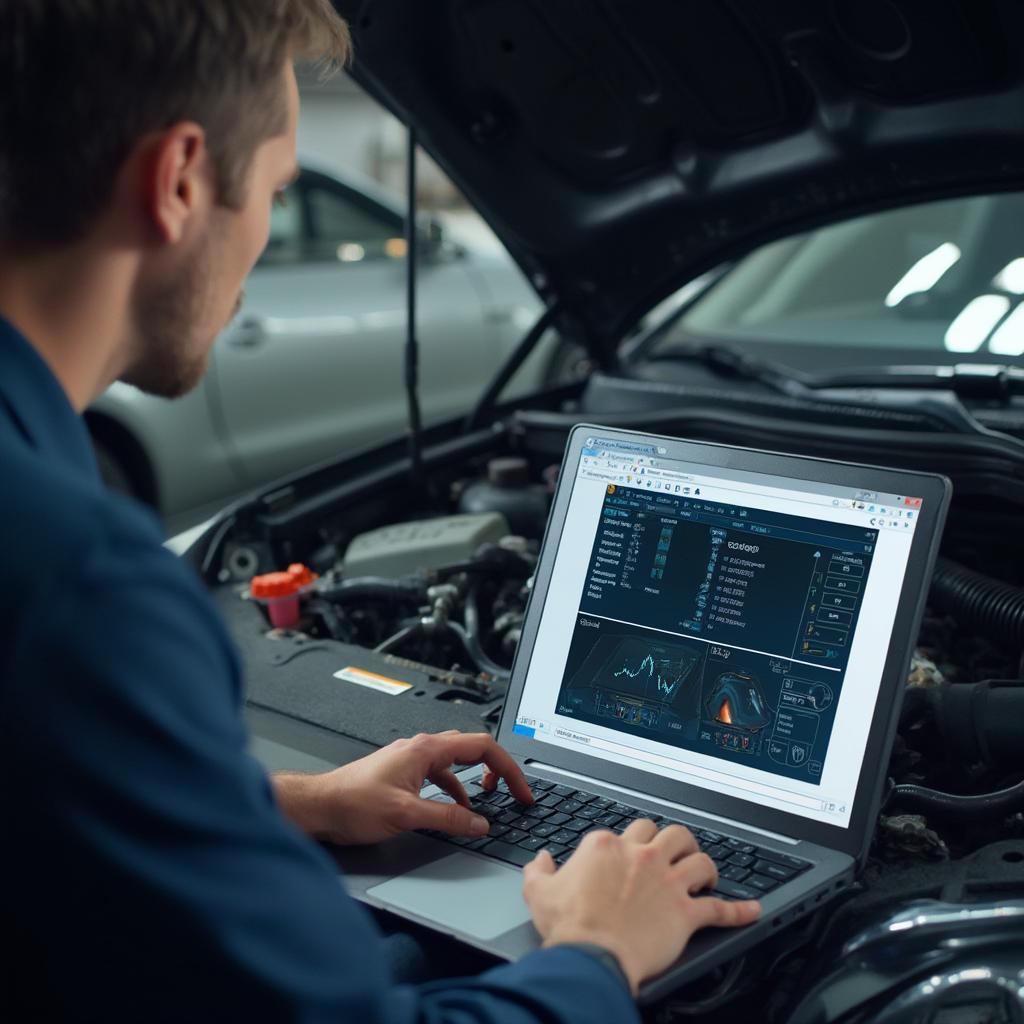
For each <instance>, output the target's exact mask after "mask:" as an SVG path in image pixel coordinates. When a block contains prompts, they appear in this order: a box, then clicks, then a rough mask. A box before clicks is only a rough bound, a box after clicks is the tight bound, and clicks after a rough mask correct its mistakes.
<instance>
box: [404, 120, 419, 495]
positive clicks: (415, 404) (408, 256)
mask: <svg viewBox="0 0 1024 1024" xmlns="http://www.w3.org/2000/svg"><path fill="white" fill-rule="evenodd" d="M408 132H409V134H408V152H407V154H406V171H407V178H408V188H407V191H406V213H405V246H406V249H405V269H406V292H405V295H406V303H407V305H406V339H405V391H406V396H407V398H408V403H409V459H410V462H411V477H412V485H413V487H414V488H417V489H418V488H419V486H420V484H421V483H422V481H423V441H422V436H421V435H422V432H423V419H422V416H421V414H420V396H419V383H420V379H419V378H420V349H419V339H418V338H417V334H416V299H417V296H416V280H417V274H418V270H419V267H418V262H419V233H418V232H417V230H416V129H415V128H414V127H413V126H412V125H409V126H408Z"/></svg>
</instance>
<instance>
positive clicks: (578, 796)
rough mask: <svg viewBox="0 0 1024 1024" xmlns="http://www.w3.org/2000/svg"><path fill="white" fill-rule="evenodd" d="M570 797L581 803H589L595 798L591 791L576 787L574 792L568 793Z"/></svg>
mask: <svg viewBox="0 0 1024 1024" xmlns="http://www.w3.org/2000/svg"><path fill="white" fill-rule="evenodd" d="M570 799H571V800H575V801H577V802H578V803H581V804H589V803H590V801H591V800H596V799H597V797H596V796H594V794H593V793H584V792H583V790H582V789H577V790H576V792H575V793H572V794H570Z"/></svg>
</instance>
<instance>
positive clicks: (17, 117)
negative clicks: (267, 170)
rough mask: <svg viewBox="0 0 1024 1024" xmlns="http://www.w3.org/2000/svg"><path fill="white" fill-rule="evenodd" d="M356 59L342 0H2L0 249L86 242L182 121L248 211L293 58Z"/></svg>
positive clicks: (221, 188)
mask: <svg viewBox="0 0 1024 1024" xmlns="http://www.w3.org/2000/svg"><path fill="white" fill-rule="evenodd" d="M348 54H349V35H348V28H347V26H346V24H345V22H344V21H343V20H342V19H341V18H340V17H339V16H338V14H337V12H336V11H335V10H334V8H333V7H332V5H331V3H330V0H0V248H6V247H28V248H37V247H45V246H53V245H62V244H66V243H68V242H72V241H74V240H75V239H77V238H79V237H81V236H82V235H83V234H84V233H85V231H86V230H87V229H88V228H89V226H90V225H91V223H92V222H94V220H95V219H96V218H97V217H98V215H99V214H100V213H101V212H102V210H103V209H104V207H105V206H106V204H107V203H108V202H109V201H110V198H111V195H112V192H113V186H114V180H115V178H116V176H117V174H118V172H119V170H120V169H121V167H122V165H123V163H124V161H125V159H126V158H127V157H128V155H129V153H130V152H131V150H132V147H133V146H134V145H135V144H136V143H137V142H138V141H139V140H140V139H141V138H142V137H143V136H145V135H147V134H149V133H151V132H159V131H162V130H164V129H166V128H169V127H170V126H171V125H173V124H176V123H179V122H181V121H195V122H197V123H198V124H199V125H201V126H202V127H203V129H204V130H205V132H206V138H207V148H208V150H209V154H210V159H211V164H212V166H213V169H214V173H215V175H216V184H217V189H218V201H219V202H220V203H221V204H223V205H226V206H232V207H238V206H239V205H241V202H242V200H243V198H244V195H245V192H246V189H247V184H248V177H249V175H248V172H249V169H250V167H251V163H252V158H253V155H254V154H255V151H256V149H257V147H258V146H259V145H260V143H262V142H264V141H265V140H266V139H269V138H272V137H273V136H275V135H280V134H281V133H282V132H284V131H285V129H286V126H287V107H286V100H285V95H284V90H283V89H282V77H281V76H282V72H283V70H284V67H285V64H286V61H287V60H288V59H289V58H296V59H309V60H314V61H317V62H319V63H320V65H321V67H322V68H324V70H325V71H332V70H335V69H337V68H338V67H340V66H341V65H343V64H344V63H345V61H346V60H347V58H348Z"/></svg>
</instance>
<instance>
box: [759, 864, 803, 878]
mask: <svg viewBox="0 0 1024 1024" xmlns="http://www.w3.org/2000/svg"><path fill="white" fill-rule="evenodd" d="M754 870H755V871H756V872H757V873H758V874H759V875H767V876H768V877H769V878H777V879H778V880H779V881H780V882H788V881H789V880H790V879H791V878H794V877H795V876H796V875H797V874H798V872H796V871H794V870H793V868H787V867H786V866H785V865H784V864H776V863H775V862H774V861H771V860H759V861H757V862H756V863H755V864H754Z"/></svg>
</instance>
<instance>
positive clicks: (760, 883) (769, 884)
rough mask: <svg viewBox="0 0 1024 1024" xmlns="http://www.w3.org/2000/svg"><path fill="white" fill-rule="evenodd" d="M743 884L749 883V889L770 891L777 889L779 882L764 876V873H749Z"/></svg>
mask: <svg viewBox="0 0 1024 1024" xmlns="http://www.w3.org/2000/svg"><path fill="white" fill-rule="evenodd" d="M743 884H744V885H749V886H750V888H751V889H757V890H758V892H771V891H772V890H774V889H778V887H779V884H780V883H779V882H777V881H776V880H775V879H774V878H765V876H764V875H750V876H749V877H748V878H747V879H746V880H745V881H744V883H743Z"/></svg>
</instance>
